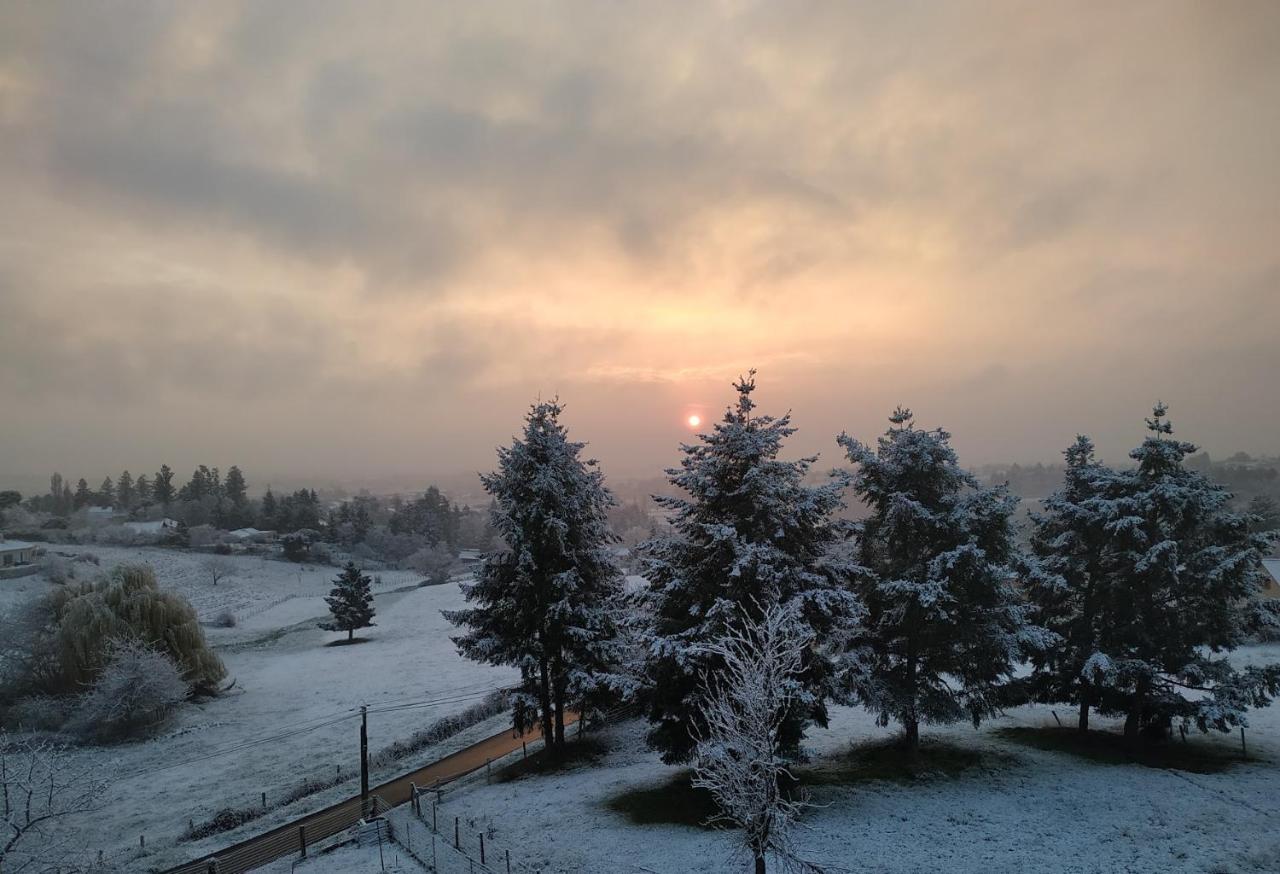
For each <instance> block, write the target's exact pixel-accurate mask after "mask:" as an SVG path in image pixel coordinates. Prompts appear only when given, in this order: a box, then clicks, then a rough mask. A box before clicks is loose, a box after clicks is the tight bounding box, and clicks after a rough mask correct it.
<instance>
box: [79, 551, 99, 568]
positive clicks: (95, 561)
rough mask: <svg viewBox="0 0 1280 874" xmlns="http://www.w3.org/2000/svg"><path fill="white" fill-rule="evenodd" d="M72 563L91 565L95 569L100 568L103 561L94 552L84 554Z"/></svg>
mask: <svg viewBox="0 0 1280 874" xmlns="http://www.w3.org/2000/svg"><path fill="white" fill-rule="evenodd" d="M72 561H75V562H77V563H79V564H91V565H93V566H94V567H98V566H99V565H101V564H102V559H100V558H98V556H97V554H95V553H92V552H82V553H80V554H79V555H77V556H76V557H75V558H74V559H72Z"/></svg>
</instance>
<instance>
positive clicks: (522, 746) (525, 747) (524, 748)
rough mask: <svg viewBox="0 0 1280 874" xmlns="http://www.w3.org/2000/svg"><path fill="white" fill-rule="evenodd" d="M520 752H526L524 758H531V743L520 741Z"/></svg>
mask: <svg viewBox="0 0 1280 874" xmlns="http://www.w3.org/2000/svg"><path fill="white" fill-rule="evenodd" d="M520 752H521V753H523V754H524V755H523V756H522V758H525V759H527V758H529V745H528V744H526V743H525V742H524V741H520Z"/></svg>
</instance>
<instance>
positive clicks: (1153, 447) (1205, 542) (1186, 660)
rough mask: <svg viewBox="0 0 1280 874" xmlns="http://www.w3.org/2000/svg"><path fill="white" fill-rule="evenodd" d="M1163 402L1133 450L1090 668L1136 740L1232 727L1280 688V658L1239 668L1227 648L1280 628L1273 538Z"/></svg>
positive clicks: (1104, 700) (1105, 704)
mask: <svg viewBox="0 0 1280 874" xmlns="http://www.w3.org/2000/svg"><path fill="white" fill-rule="evenodd" d="M1167 412H1168V410H1167V408H1166V407H1165V406H1164V405H1163V404H1157V405H1156V407H1155V409H1154V411H1153V414H1152V417H1151V418H1150V419H1148V420H1147V428H1148V430H1149V431H1150V432H1151V433H1150V434H1149V435H1148V436H1147V438H1146V439H1145V440H1144V441H1143V442H1142V445H1141V446H1139V447H1138V448H1137V449H1135V450H1133V452H1131V453H1130V457H1131V458H1133V460H1134V461H1136V462H1137V467H1136V468H1135V469H1134V470H1131V471H1126V472H1125V473H1124V475H1123V477H1124V480H1123V482H1122V483H1121V495H1120V497H1119V498H1118V499H1117V506H1116V508H1115V518H1114V519H1113V520H1112V521H1111V522H1110V524H1109V526H1108V530H1109V531H1110V532H1111V534H1112V540H1111V542H1110V544H1109V561H1110V563H1111V568H1110V574H1111V576H1112V582H1111V585H1110V586H1109V588H1108V592H1107V599H1106V602H1105V604H1104V610H1105V613H1104V616H1105V620H1106V621H1105V623H1104V625H1103V627H1102V628H1101V630H1100V634H1099V640H1098V644H1097V648H1096V650H1095V652H1094V653H1093V654H1092V655H1091V656H1090V658H1089V660H1088V662H1087V663H1086V665H1085V667H1084V671H1085V673H1086V675H1087V676H1088V677H1089V680H1090V682H1091V683H1093V684H1094V685H1095V686H1097V687H1098V689H1099V692H1100V694H1099V699H1100V700H1099V704H1098V709H1099V710H1101V711H1102V712H1104V713H1108V714H1114V715H1123V716H1124V717H1125V727H1124V731H1125V736H1126V737H1127V738H1130V739H1134V738H1136V737H1137V736H1138V734H1139V732H1140V731H1141V730H1143V729H1144V728H1150V729H1152V730H1154V731H1155V732H1156V733H1159V734H1163V733H1165V732H1167V731H1168V729H1169V728H1170V727H1171V725H1172V723H1173V721H1174V720H1175V719H1177V720H1179V721H1180V723H1181V725H1182V727H1183V728H1185V727H1187V726H1189V725H1195V726H1196V727H1198V728H1199V729H1200V730H1201V731H1208V730H1210V729H1216V730H1219V731H1228V730H1230V729H1231V728H1233V727H1234V726H1237V725H1244V724H1246V711H1247V710H1248V709H1249V708H1251V707H1262V706H1266V705H1267V704H1269V703H1270V700H1271V698H1272V697H1274V696H1275V695H1276V694H1277V692H1280V665H1274V664H1273V665H1267V666H1253V667H1247V668H1244V669H1243V670H1237V669H1236V668H1235V667H1233V666H1232V665H1231V663H1230V661H1229V660H1228V658H1227V656H1226V655H1225V653H1227V652H1229V651H1230V650H1232V649H1234V648H1235V647H1237V646H1239V645H1240V644H1241V643H1243V642H1244V640H1245V639H1246V636H1247V635H1249V634H1250V633H1251V632H1254V631H1258V630H1261V629H1262V628H1263V627H1264V626H1266V627H1269V628H1270V629H1271V630H1273V631H1274V630H1275V629H1276V628H1277V627H1280V626H1277V624H1276V611H1275V604H1274V602H1268V603H1267V604H1265V605H1264V604H1263V603H1262V602H1260V600H1259V598H1258V595H1259V592H1260V590H1261V585H1262V580H1263V573H1264V571H1263V568H1262V565H1261V562H1260V560H1259V559H1260V557H1261V555H1262V554H1263V552H1264V550H1265V549H1266V548H1267V546H1268V542H1269V539H1268V537H1267V536H1266V535H1262V534H1257V533H1251V532H1250V530H1249V517H1247V516H1245V515H1242V514H1239V513H1235V512H1232V511H1231V510H1230V508H1229V503H1230V500H1231V495H1230V493H1228V492H1227V491H1226V489H1224V488H1223V487H1222V486H1220V485H1218V484H1216V483H1213V482H1211V481H1210V480H1209V479H1207V478H1206V477H1205V476H1204V474H1202V473H1199V472H1197V471H1193V470H1189V469H1188V468H1187V467H1186V465H1185V463H1184V462H1185V460H1186V459H1187V457H1188V456H1189V455H1191V454H1193V453H1194V452H1195V451H1196V447H1195V446H1194V445H1192V444H1190V443H1185V442H1182V441H1178V440H1174V439H1173V438H1172V434H1173V427H1172V425H1170V423H1169V422H1168V421H1167V420H1166V418H1165V416H1166V415H1167Z"/></svg>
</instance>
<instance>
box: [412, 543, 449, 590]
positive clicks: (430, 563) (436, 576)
mask: <svg viewBox="0 0 1280 874" xmlns="http://www.w3.org/2000/svg"><path fill="white" fill-rule="evenodd" d="M456 560H457V556H456V555H455V554H454V551H453V550H452V549H450V548H449V547H448V546H446V545H445V544H443V543H439V544H437V545H435V546H428V547H424V548H423V549H419V550H418V551H417V552H415V553H414V554H413V555H411V556H409V557H408V558H406V559H405V560H404V561H403V562H402V564H403V565H404V566H405V567H407V568H409V569H410V570H414V571H417V572H418V573H420V574H422V577H423V581H424V584H425V585H429V586H438V585H440V584H441V583H447V582H449V574H450V572H451V571H452V570H453V566H454V563H455V561H456Z"/></svg>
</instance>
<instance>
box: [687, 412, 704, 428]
mask: <svg viewBox="0 0 1280 874" xmlns="http://www.w3.org/2000/svg"><path fill="white" fill-rule="evenodd" d="M687 421H688V422H689V427H690V428H696V427H698V426H699V425H701V424H702V417H701V416H699V415H698V414H697V413H694V414H693V415H692V416H690V417H689V418H688V420H687Z"/></svg>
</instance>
